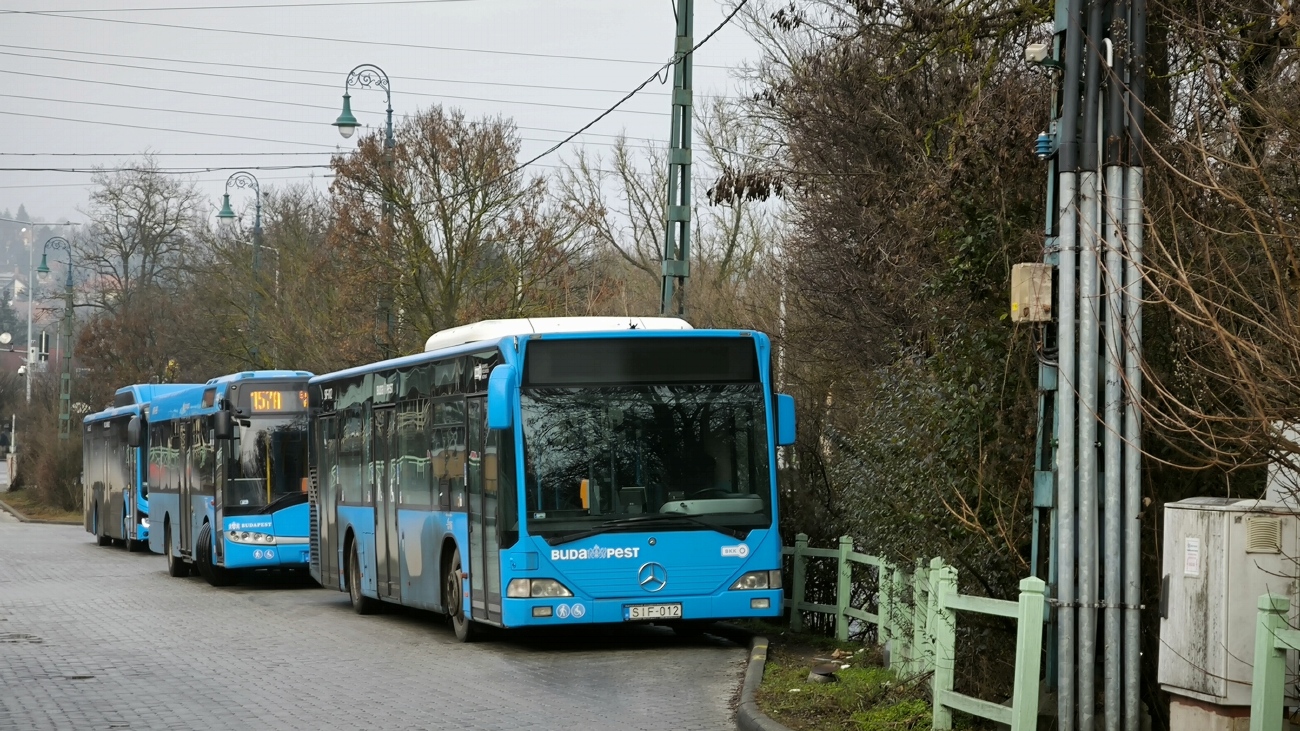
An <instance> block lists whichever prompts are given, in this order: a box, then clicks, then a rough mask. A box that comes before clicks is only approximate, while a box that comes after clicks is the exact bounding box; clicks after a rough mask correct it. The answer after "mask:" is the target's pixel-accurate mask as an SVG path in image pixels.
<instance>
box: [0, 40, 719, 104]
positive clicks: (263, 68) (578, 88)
mask: <svg viewBox="0 0 1300 731" xmlns="http://www.w3.org/2000/svg"><path fill="white" fill-rule="evenodd" d="M0 48H16V49H19V50H23V51H44V52H46V53H66V54H71V55H77V56H102V57H104V58H125V59H132V60H136V61H157V62H159V63H179V64H188V65H192V66H219V67H225V68H236V69H254V70H257V71H283V72H286V73H294V74H316V75H318V76H331V77H337V76H338V73H337V72H334V71H322V70H320V69H302V68H292V67H288V66H267V65H257V64H247V63H231V62H229V61H192V60H189V59H183V58H164V57H161V56H137V55H133V54H129V53H103V52H99V51H79V50H73V49H67V48H41V47H39V46H19V45H14V44H8V43H0ZM0 54H4V55H6V56H20V57H23V58H37V59H46V60H50V61H68V62H70V63H95V62H93V61H81V60H79V59H75V58H60V57H59V56H41V55H37V54H23V53H14V52H5V51H0ZM141 68H148V69H149V70H151V71H171V72H174V73H194V72H190V71H184V70H181V69H165V68H157V67H152V66H148V67H141ZM390 78H392V79H393V80H395V81H423V82H429V83H435V84H469V85H472V86H509V87H514V88H519V89H542V90H544V91H584V92H591V93H599V94H622V93H623V90H622V89H596V88H592V87H587V86H552V85H549V84H517V83H510V82H505V81H465V80H462V79H439V78H433V77H429V76H392V77H390ZM647 93H648V94H649V95H653V96H671V95H672V94H671V92H667V91H652V92H647ZM707 98H711V97H707ZM723 98H726V99H734V98H735V97H723Z"/></svg>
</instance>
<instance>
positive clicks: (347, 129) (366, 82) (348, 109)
mask: <svg viewBox="0 0 1300 731" xmlns="http://www.w3.org/2000/svg"><path fill="white" fill-rule="evenodd" d="M352 87H357V88H360V89H370V88H375V89H383V90H384V95H385V98H386V100H387V102H388V121H387V124H386V125H385V127H384V168H385V170H386V171H387V173H388V180H392V177H393V151H394V149H395V148H396V147H397V140H396V138H395V137H394V136H393V89H392V86H391V85H390V84H389V82H388V74H386V73H384V70H383V69H381V68H379V67H378V66H376V65H374V64H370V63H363V64H361V65H360V66H357V67H356V68H354V69H352V70H351V71H350V72H348V78H347V81H345V82H343V112H342V113H341V114H339V118H338V119H336V120H334V126H335V127H338V128H339V134H341V135H343V139H348V138H349V137H351V136H352V133H353V132H356V130H357V127H359V126H361V124H360V122H358V121H357V118H356V117H355V116H354V115H353V114H352V95H351V94H349V93H348V89H350V88H352ZM384 183H385V184H384V196H383V197H384V227H385V228H386V229H387V230H388V231H389V233H390V235H391V232H392V212H393V204H392V201H391V200H390V197H389V193H388V181H384ZM379 309H380V316H381V317H382V318H383V320H384V333H385V334H384V343H383V344H382V345H381V348H382V350H383V352H384V357H388V356H389V355H390V354H391V353H390V351H391V349H392V342H393V331H392V329H393V324H392V313H391V310H392V305H391V303H388V304H385V303H384V302H382V301H381V302H380V304H379ZM376 339H377V338H376Z"/></svg>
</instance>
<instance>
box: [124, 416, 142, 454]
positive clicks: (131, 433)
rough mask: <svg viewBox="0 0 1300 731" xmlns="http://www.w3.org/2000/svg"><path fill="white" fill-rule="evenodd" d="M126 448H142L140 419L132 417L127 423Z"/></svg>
mask: <svg viewBox="0 0 1300 731" xmlns="http://www.w3.org/2000/svg"><path fill="white" fill-rule="evenodd" d="M126 446H128V447H138V446H140V417H139V416H132V417H131V420H130V421H128V422H127V423H126Z"/></svg>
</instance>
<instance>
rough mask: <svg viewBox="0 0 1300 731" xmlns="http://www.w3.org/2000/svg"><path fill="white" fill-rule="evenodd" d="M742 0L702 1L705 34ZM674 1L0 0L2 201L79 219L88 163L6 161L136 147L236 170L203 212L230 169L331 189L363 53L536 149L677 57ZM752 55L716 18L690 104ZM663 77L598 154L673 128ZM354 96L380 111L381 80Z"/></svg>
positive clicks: (700, 28) (413, 99)
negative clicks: (346, 102)
mask: <svg viewBox="0 0 1300 731" xmlns="http://www.w3.org/2000/svg"><path fill="white" fill-rule="evenodd" d="M169 4H170V5H172V6H174V7H170V8H169V7H166V6H167V5H169ZM733 6H734V2H733V0H696V10H695V37H696V40H697V41H698V40H700V39H702V38H703V37H704V36H705V35H707V34H708V32H709V31H711V30H713V28H714V27H715V26H717V25H718V24H719V23H720V22H721V21H722V20H723V18H724V17H725V16H726V15H727V13H728V12H729V11H730V9H731V7H733ZM673 12H674V9H673V4H672V1H671V0H371V1H370V2H366V1H365V0H357V1H354V2H343V1H341V0H322V1H321V2H310V0H177V1H175V2H171V3H166V2H163V1H162V0H3V1H0V77H2V78H3V83H0V129H2V130H3V132H4V134H3V136H2V137H0V168H5V169H4V170H0V211H2V210H4V209H6V208H7V209H9V210H10V211H11V212H16V211H17V209H18V206H19V204H25V205H26V207H27V210H28V211H29V212H30V213H31V214H32V215H34V216H39V217H41V218H43V219H45V220H56V219H61V218H63V217H67V218H69V219H71V220H84V216H82V215H81V214H80V213H78V211H77V209H78V208H81V209H84V208H85V207H86V200H87V195H88V182H89V179H90V175H89V174H85V173H66V172H32V171H20V170H13V168H87V167H92V166H96V165H103V166H107V167H114V166H119V165H122V164H126V163H129V162H130V160H131V157H132V156H136V155H138V154H139V153H141V152H143V151H145V150H149V151H152V152H154V153H156V154H157V155H158V163H159V165H160V166H162V167H166V168H185V169H193V168H217V167H220V168H230V170H224V171H211V172H203V173H199V174H196V175H194V176H193V177H194V178H196V179H197V180H198V181H199V185H200V186H201V188H202V189H203V190H204V191H205V192H206V193H208V194H209V196H210V197H211V199H212V205H213V212H214V213H215V210H216V209H215V207H216V206H217V205H218V202H219V200H220V195H221V191H222V189H223V187H224V183H225V180H226V178H227V176H228V175H229V174H230V173H231V172H233V171H234V170H235V169H241V168H245V169H251V170H252V171H253V172H254V174H255V175H257V177H258V179H259V180H260V181H261V184H262V187H263V189H264V190H265V189H268V188H271V187H274V186H276V185H278V184H284V182H285V181H289V180H308V179H311V178H312V176H315V179H316V180H317V184H318V185H321V186H322V187H323V186H324V185H325V183H324V182H323V180H322V179H323V176H324V175H326V174H327V173H328V170H327V169H326V168H325V167H324V166H325V165H327V163H328V162H329V155H330V154H331V152H333V151H335V150H338V149H351V148H352V147H354V146H355V140H356V138H355V137H354V138H353V139H352V140H350V141H344V140H342V139H341V138H340V137H339V134H338V132H337V130H336V129H335V128H333V127H331V126H330V123H331V122H333V121H334V119H335V118H336V117H337V116H338V113H339V107H340V104H341V100H342V91H343V83H344V81H345V80H346V77H347V73H348V71H349V70H350V69H352V68H353V67H354V66H356V65H358V64H362V63H372V64H376V65H378V66H380V67H382V68H383V69H384V70H385V71H386V72H387V73H388V74H389V76H390V77H391V79H392V87H393V108H394V114H395V115H403V114H407V113H410V112H413V111H415V110H417V109H421V108H424V107H428V106H430V105H432V104H437V103H441V104H443V105H445V106H455V107H460V108H461V109H463V110H465V111H466V112H467V113H468V114H470V115H471V116H483V115H497V114H500V115H504V116H508V117H511V118H513V119H514V121H515V123H516V124H517V125H518V126H519V131H520V135H521V137H523V138H524V143H523V151H522V155H523V159H528V158H530V157H532V156H533V155H536V154H537V153H540V152H542V151H543V150H545V149H546V148H548V147H550V146H551V145H552V144H553V143H554V141H556V140H559V139H562V138H563V137H565V136H566V135H567V133H569V132H572V131H574V130H577V129H578V128H580V127H582V126H583V125H584V124H586V123H587V122H589V121H590V120H591V119H593V118H594V117H595V116H597V115H598V114H599V113H600V112H601V111H603V110H604V109H605V108H607V107H609V106H611V105H613V104H614V103H615V102H616V101H618V99H619V98H621V97H622V96H623V95H624V94H626V93H627V92H628V91H630V90H631V89H633V88H635V87H636V86H637V85H638V84H640V83H641V82H642V81H644V80H645V78H646V77H647V76H648V75H649V74H650V73H652V72H653V71H654V69H655V68H656V66H657V65H658V64H660V63H662V62H664V61H666V60H667V59H668V58H669V57H670V56H671V53H672V48H673V36H674V28H675V21H674V16H673ZM756 55H757V49H756V46H755V44H754V42H753V41H752V40H751V39H750V38H749V37H748V36H747V35H746V34H745V33H744V31H743V30H742V29H741V27H740V26H739V24H738V23H733V25H732V26H729V27H727V28H724V29H723V30H722V31H721V32H719V33H718V35H717V36H715V37H714V38H713V39H712V40H710V41H709V43H708V44H707V45H705V46H704V47H703V48H701V49H700V50H699V52H697V54H696V57H695V89H696V95H697V104H698V103H700V101H701V99H700V97H702V96H705V95H709V94H725V95H735V94H737V93H739V87H738V86H737V83H736V82H735V81H734V80H733V79H732V78H731V76H730V70H729V69H730V68H731V67H734V66H736V65H737V64H739V63H741V62H742V61H744V60H746V59H752V58H754V57H755V56H756ZM670 90H671V77H669V79H668V84H667V85H660V84H659V83H657V82H656V83H654V84H652V85H651V86H649V87H647V88H646V90H645V91H643V92H642V93H640V94H638V95H637V96H636V97H634V98H633V99H631V100H629V101H628V102H626V103H625V104H624V105H623V106H622V107H621V108H620V111H618V112H616V113H614V114H612V115H610V116H609V117H607V118H606V119H605V120H604V121H602V122H600V123H599V124H598V125H596V126H595V127H593V128H592V130H591V132H593V133H596V134H593V135H590V136H586V137H584V138H582V139H583V140H584V141H585V142H586V143H587V144H591V145H594V147H593V150H600V151H607V150H608V149H609V148H608V147H606V146H605V145H604V144H602V143H609V142H611V141H612V139H613V135H617V134H618V133H620V132H623V131H626V132H627V133H628V135H629V136H631V137H638V138H653V139H656V140H666V139H667V136H668V118H669V111H670V107H669V97H668V92H669V91H670ZM352 102H353V103H352V109H353V111H354V113H356V115H357V117H358V118H359V119H360V120H361V121H362V123H363V124H367V125H379V126H382V124H383V109H384V95H383V92H381V91H374V90H359V91H353V92H352ZM221 115H229V116H221ZM31 153H40V154H39V155H32V154H31ZM559 159H560V157H559V154H558V153H557V154H553V155H551V156H550V157H548V158H546V159H544V160H542V161H541V165H555V164H556V163H557V162H558V161H559ZM311 165H317V166H322V167H319V168H301V169H292V170H284V169H282V170H255V169H254V168H256V167H282V166H311ZM238 195H247V194H246V193H240V194H238ZM232 202H233V203H235V205H236V206H237V207H240V203H239V201H238V200H237V198H236V197H235V196H232Z"/></svg>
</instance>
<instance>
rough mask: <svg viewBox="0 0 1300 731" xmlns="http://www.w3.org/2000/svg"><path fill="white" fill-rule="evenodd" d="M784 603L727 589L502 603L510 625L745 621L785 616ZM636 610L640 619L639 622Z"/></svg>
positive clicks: (773, 596) (777, 594)
mask: <svg viewBox="0 0 1300 731" xmlns="http://www.w3.org/2000/svg"><path fill="white" fill-rule="evenodd" d="M781 602H782V594H781V590H780V589H773V590H767V591H725V592H721V593H719V594H714V595H712V596H687V597H662V598H657V597H620V598H617V599H594V600H593V599H584V598H580V597H562V598H554V599H510V598H506V599H503V600H502V620H503V624H504V625H505V626H506V627H527V626H539V625H564V624H621V623H625V622H654V623H666V622H674V621H720V620H724V619H743V618H746V617H779V616H781V612H782V605H781ZM677 605H680V607H681V614H680V616H678V614H677ZM633 608H637V609H633ZM633 612H636V613H637V614H638V615H641V616H639V617H635V618H634V616H633ZM646 615H650V616H646Z"/></svg>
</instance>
